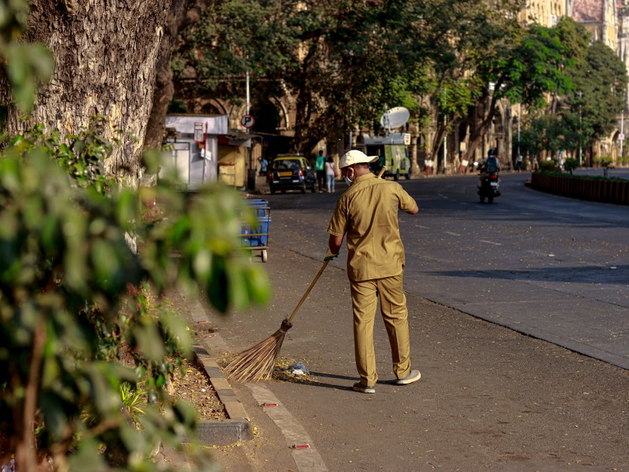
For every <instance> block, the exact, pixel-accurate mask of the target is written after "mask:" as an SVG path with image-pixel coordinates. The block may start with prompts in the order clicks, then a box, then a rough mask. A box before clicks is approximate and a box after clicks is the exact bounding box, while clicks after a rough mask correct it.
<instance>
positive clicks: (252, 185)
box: [246, 71, 256, 190]
mask: <svg viewBox="0 0 629 472" xmlns="http://www.w3.org/2000/svg"><path fill="white" fill-rule="evenodd" d="M246 78H247V80H246V88H247V92H246V94H247V105H246V107H247V115H249V112H250V111H251V96H250V94H249V71H247V73H246ZM247 136H248V137H249V149H248V154H249V170H248V171H247V187H248V188H249V190H255V189H256V169H255V167H254V166H253V155H252V153H253V149H252V148H251V128H249V127H247Z"/></svg>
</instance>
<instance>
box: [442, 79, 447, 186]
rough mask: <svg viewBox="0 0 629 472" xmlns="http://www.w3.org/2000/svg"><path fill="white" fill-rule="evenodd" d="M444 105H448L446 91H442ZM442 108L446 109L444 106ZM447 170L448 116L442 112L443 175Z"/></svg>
mask: <svg viewBox="0 0 629 472" xmlns="http://www.w3.org/2000/svg"><path fill="white" fill-rule="evenodd" d="M443 93H444V105H445V104H447V103H448V89H445V90H444V92H443ZM444 108H446V107H445V106H444ZM447 169H448V114H447V112H446V111H445V110H444V111H443V173H444V174H447Z"/></svg>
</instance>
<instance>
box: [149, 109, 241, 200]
mask: <svg viewBox="0 0 629 472" xmlns="http://www.w3.org/2000/svg"><path fill="white" fill-rule="evenodd" d="M228 126H229V119H228V117H227V115H166V128H167V129H174V130H175V137H174V138H171V139H170V140H169V143H170V144H171V146H172V149H171V155H172V159H173V160H172V165H173V167H174V168H176V169H177V174H178V176H179V179H180V180H181V182H182V183H183V184H184V185H185V187H186V190H196V189H198V188H199V187H201V186H202V185H203V184H206V183H210V182H216V180H217V179H218V165H217V163H218V135H223V134H227V129H228ZM160 174H161V172H160ZM160 177H161V175H160Z"/></svg>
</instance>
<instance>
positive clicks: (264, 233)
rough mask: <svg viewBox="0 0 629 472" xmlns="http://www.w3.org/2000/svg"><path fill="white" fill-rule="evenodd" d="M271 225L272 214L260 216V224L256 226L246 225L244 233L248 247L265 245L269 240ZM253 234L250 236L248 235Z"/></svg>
mask: <svg viewBox="0 0 629 472" xmlns="http://www.w3.org/2000/svg"><path fill="white" fill-rule="evenodd" d="M270 225H271V217H270V216H262V217H258V226H257V227H255V228H251V227H247V226H244V227H243V228H242V234H243V236H244V238H243V240H244V245H245V246H248V247H265V246H267V245H268V242H269V227H270ZM249 234H250V235H252V236H248V235H249Z"/></svg>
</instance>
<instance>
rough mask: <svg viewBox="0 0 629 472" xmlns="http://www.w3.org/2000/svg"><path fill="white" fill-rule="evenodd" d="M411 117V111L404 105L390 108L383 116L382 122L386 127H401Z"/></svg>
mask: <svg viewBox="0 0 629 472" xmlns="http://www.w3.org/2000/svg"><path fill="white" fill-rule="evenodd" d="M410 117H411V113H410V112H409V111H408V110H407V109H406V108H404V107H395V108H391V109H390V110H388V111H387V112H386V113H385V114H384V115H382V118H380V124H381V125H382V127H383V128H385V129H393V128H400V127H402V126H404V125H405V124H406V122H407V121H408V119H409V118H410Z"/></svg>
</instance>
